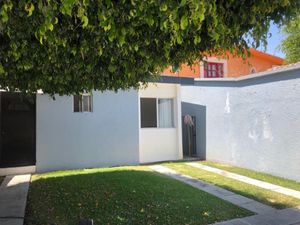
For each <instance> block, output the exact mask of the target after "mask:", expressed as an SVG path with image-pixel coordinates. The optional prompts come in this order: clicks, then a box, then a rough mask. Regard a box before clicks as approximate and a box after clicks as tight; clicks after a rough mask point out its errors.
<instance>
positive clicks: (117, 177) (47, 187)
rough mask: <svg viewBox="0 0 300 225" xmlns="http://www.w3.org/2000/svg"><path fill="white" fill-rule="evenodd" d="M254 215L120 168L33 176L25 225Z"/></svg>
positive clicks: (144, 171)
mask: <svg viewBox="0 0 300 225" xmlns="http://www.w3.org/2000/svg"><path fill="white" fill-rule="evenodd" d="M249 215H252V213H251V212H249V211H247V210H245V209H242V208H239V207H237V206H235V205H232V204H230V203H228V202H225V201H223V200H221V199H219V198H216V197H214V196H212V195H209V194H207V193H205V192H202V191H200V190H198V189H195V188H193V187H191V186H189V185H186V184H184V183H182V182H179V181H176V180H173V179H171V178H168V177H166V176H163V175H160V174H158V173H156V172H152V171H150V170H148V168H147V167H116V168H106V169H89V170H77V171H60V172H53V173H46V174H40V175H34V176H33V177H32V183H31V184H30V188H29V193H28V201H27V207H26V216H25V224H26V225H40V224H43V225H47V224H63V225H74V224H78V222H79V219H80V218H91V219H93V220H94V224H95V225H100V224H110V225H113V224H152V225H154V224H172V225H175V224H189V225H192V224H211V223H214V222H216V221H222V220H228V219H232V218H237V217H243V216H249Z"/></svg>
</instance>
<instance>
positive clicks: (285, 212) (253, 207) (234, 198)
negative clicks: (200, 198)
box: [150, 165, 300, 225]
mask: <svg viewBox="0 0 300 225" xmlns="http://www.w3.org/2000/svg"><path fill="white" fill-rule="evenodd" d="M150 168H151V169H152V170H154V171H156V172H159V173H161V174H164V175H167V176H170V177H172V178H174V179H176V180H179V181H182V182H184V183H187V184H189V185H191V186H193V187H195V188H197V189H199V190H202V191H205V192H207V193H210V194H212V195H214V196H216V197H219V198H221V199H223V200H225V201H228V202H231V203H232V204H234V205H237V206H239V207H241V208H245V209H248V210H249V211H252V212H254V213H256V214H257V215H253V216H248V217H244V218H237V219H233V220H228V221H223V222H219V223H215V224H214V225H300V207H296V208H289V209H282V210H277V209H274V208H272V207H270V206H267V205H265V204H262V203H260V202H257V201H255V200H253V199H249V198H246V197H244V196H241V195H238V194H235V193H233V192H230V191H228V190H225V189H223V188H220V187H217V186H215V185H212V184H209V183H206V182H204V181H201V180H198V179H196V178H193V177H190V176H187V175H184V174H180V173H178V172H176V171H175V170H172V169H170V168H167V167H165V166H161V165H153V166H150Z"/></svg>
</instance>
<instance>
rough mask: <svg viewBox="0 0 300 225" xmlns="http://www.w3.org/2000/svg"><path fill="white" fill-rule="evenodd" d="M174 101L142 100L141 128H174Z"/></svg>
mask: <svg viewBox="0 0 300 225" xmlns="http://www.w3.org/2000/svg"><path fill="white" fill-rule="evenodd" d="M173 109H174V103H173V99H156V98H141V127H142V128H145V127H161V128H170V127H174V113H173Z"/></svg>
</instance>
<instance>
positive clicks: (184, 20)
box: [180, 15, 189, 30]
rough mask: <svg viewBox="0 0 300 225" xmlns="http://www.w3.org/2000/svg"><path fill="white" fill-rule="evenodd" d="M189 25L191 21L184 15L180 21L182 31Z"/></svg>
mask: <svg viewBox="0 0 300 225" xmlns="http://www.w3.org/2000/svg"><path fill="white" fill-rule="evenodd" d="M188 25H189V19H188V17H187V16H186V15H183V16H182V17H181V20H180V28H181V30H185V29H186V28H187V26H188Z"/></svg>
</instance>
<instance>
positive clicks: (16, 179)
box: [0, 174, 31, 225]
mask: <svg viewBox="0 0 300 225" xmlns="http://www.w3.org/2000/svg"><path fill="white" fill-rule="evenodd" d="M30 177H31V175H30V174H26V175H16V176H7V177H6V178H5V179H4V181H3V182H2V184H1V186H0V224H1V225H23V221H24V216H25V207H26V200H27V193H28V188H29V182H30Z"/></svg>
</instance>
